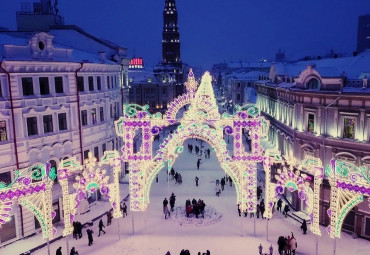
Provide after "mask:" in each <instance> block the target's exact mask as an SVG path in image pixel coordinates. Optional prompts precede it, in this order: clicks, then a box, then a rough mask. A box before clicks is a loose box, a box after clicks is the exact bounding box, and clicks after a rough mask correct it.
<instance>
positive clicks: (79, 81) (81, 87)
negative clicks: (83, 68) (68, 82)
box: [77, 76, 85, 92]
mask: <svg viewBox="0 0 370 255" xmlns="http://www.w3.org/2000/svg"><path fill="white" fill-rule="evenodd" d="M77 88H78V91H80V92H83V91H85V84H84V77H82V76H79V77H77Z"/></svg>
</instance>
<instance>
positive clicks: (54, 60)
mask: <svg viewBox="0 0 370 255" xmlns="http://www.w3.org/2000/svg"><path fill="white" fill-rule="evenodd" d="M66 37H67V38H66ZM74 44H75V45H76V46H75V47H74ZM83 47H85V48H84V50H82V48H83ZM0 53H1V56H2V59H1V69H0V86H1V87H0V88H1V94H0V181H3V182H5V183H6V184H9V183H10V182H11V181H12V179H13V178H14V175H13V171H14V170H15V169H22V168H26V167H29V166H32V165H33V164H36V163H45V162H49V163H50V164H51V166H52V167H56V168H57V167H58V164H59V162H60V160H62V159H64V158H69V157H73V156H74V157H76V158H77V159H78V160H80V161H82V159H83V158H86V157H87V154H88V152H89V151H90V152H92V153H93V155H94V156H95V157H97V158H100V157H101V156H102V155H103V153H104V151H106V150H113V149H117V150H119V149H120V147H121V141H120V139H118V137H117V135H116V132H115V129H114V125H113V121H114V120H115V119H117V118H118V117H119V116H120V115H121V114H122V103H123V101H124V89H125V84H126V82H127V81H126V77H127V69H128V60H127V59H126V49H125V48H122V47H119V46H116V45H113V44H111V43H106V42H104V41H101V40H99V39H97V38H95V37H93V36H92V35H89V34H87V33H86V32H84V31H83V30H81V29H79V28H77V27H67V28H65V29H62V28H60V29H58V30H54V31H52V30H51V31H50V32H48V33H44V32H42V33H22V32H9V31H4V32H0ZM61 196H62V193H61V187H60V185H59V184H58V183H57V181H56V183H55V185H54V187H53V209H54V210H55V211H56V213H57V215H56V217H55V219H54V223H56V222H57V221H61V222H62V218H63V213H62V201H61ZM13 212H14V215H13V216H12V218H11V220H10V221H9V222H7V223H6V224H4V225H3V227H2V229H0V236H1V240H0V246H1V245H5V244H7V243H9V242H12V241H14V240H17V239H20V238H23V237H27V236H29V235H31V234H34V233H35V232H38V231H41V230H40V229H39V224H38V222H37V220H35V217H34V216H33V214H32V213H31V212H29V211H28V210H25V209H23V208H22V207H21V206H18V205H17V206H16V207H15V208H13Z"/></svg>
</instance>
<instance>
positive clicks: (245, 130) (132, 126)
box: [115, 72, 269, 212]
mask: <svg viewBox="0 0 370 255" xmlns="http://www.w3.org/2000/svg"><path fill="white" fill-rule="evenodd" d="M195 84H196V83H195V77H194V75H193V73H192V72H190V73H189V77H188V82H187V88H188V92H187V93H186V94H184V95H181V96H179V97H177V98H176V99H174V100H173V102H171V103H170V104H169V106H168V110H167V111H166V113H165V114H164V115H163V116H162V115H161V114H160V113H157V114H151V113H150V112H149V110H148V109H149V107H148V106H147V105H146V106H139V105H133V104H129V105H125V106H124V116H122V117H121V118H120V119H119V120H117V121H115V128H116V132H117V134H118V135H119V136H120V137H122V139H123V144H124V146H123V147H122V149H121V150H122V160H123V161H124V162H128V163H129V169H130V176H129V183H130V188H129V189H130V208H131V210H132V211H145V210H146V208H147V205H148V203H149V191H150V187H151V184H152V182H153V180H154V178H155V176H156V175H157V174H158V172H159V171H160V170H161V169H163V168H165V167H166V165H167V168H168V169H170V167H171V166H172V164H174V162H175V160H176V159H177V157H178V154H179V153H181V152H182V151H183V143H184V141H185V140H187V139H191V138H198V139H202V140H204V141H206V142H208V143H209V144H210V145H211V146H212V147H213V150H214V151H215V153H216V156H217V158H218V160H219V162H220V165H221V167H222V168H223V169H224V170H225V172H226V173H227V174H228V175H229V176H230V177H231V178H232V180H233V182H234V184H235V185H234V186H235V189H236V193H237V203H239V204H241V209H242V210H243V211H244V210H248V211H250V212H255V211H256V204H257V199H256V186H257V163H258V162H263V161H264V160H265V158H266V157H265V156H264V149H263V147H262V146H261V144H260V139H261V137H263V136H264V135H265V134H266V132H267V131H268V128H269V122H268V121H267V120H266V119H264V118H263V117H261V116H260V111H259V109H258V108H257V107H256V106H255V105H245V106H238V107H236V111H235V113H234V114H228V113H223V114H222V115H221V114H220V113H219V109H218V106H217V103H216V98H215V96H214V92H213V88H212V77H211V75H210V74H209V73H208V72H206V73H205V74H204V75H203V77H202V80H201V83H200V85H199V87H198V89H197V90H196V91H195V90H194V89H193V88H195V87H196V86H195ZM185 106H187V109H186V110H185V111H184V112H183V114H182V117H180V118H177V115H178V113H179V111H180V110H181V111H182V109H184V107H185ZM179 115H180V114H179ZM174 124H177V125H178V126H177V128H176V129H175V130H174V132H173V133H172V134H169V135H168V136H167V137H164V139H163V142H162V143H161V144H160V145H159V150H158V151H157V152H156V154H153V140H154V137H155V136H157V135H159V134H160V131H161V130H163V129H164V128H166V127H168V126H170V125H174ZM245 134H248V136H249V139H250V141H251V147H250V148H249V146H248V147H246V146H245V145H244V144H243V136H244V135H245ZM224 135H228V136H231V137H232V138H233V141H234V142H233V147H234V148H233V152H234V154H233V156H231V155H230V154H229V151H228V150H227V148H226V142H225V140H224ZM135 137H136V138H137V137H138V138H139V139H141V141H142V143H141V146H140V148H138V150H136V151H134V138H135Z"/></svg>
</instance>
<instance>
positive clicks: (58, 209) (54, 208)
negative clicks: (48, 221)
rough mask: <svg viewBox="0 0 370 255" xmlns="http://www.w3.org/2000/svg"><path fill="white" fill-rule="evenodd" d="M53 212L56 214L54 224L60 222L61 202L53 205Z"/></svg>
mask: <svg viewBox="0 0 370 255" xmlns="http://www.w3.org/2000/svg"><path fill="white" fill-rule="evenodd" d="M53 211H54V212H55V217H54V219H53V224H54V223H57V222H59V221H60V208H59V202H55V203H53Z"/></svg>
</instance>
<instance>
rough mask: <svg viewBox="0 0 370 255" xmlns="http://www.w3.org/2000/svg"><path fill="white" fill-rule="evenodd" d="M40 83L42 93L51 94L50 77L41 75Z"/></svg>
mask: <svg viewBox="0 0 370 255" xmlns="http://www.w3.org/2000/svg"><path fill="white" fill-rule="evenodd" d="M39 85H40V94H41V95H49V94H50V88H49V78H48V77H40V78H39Z"/></svg>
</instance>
